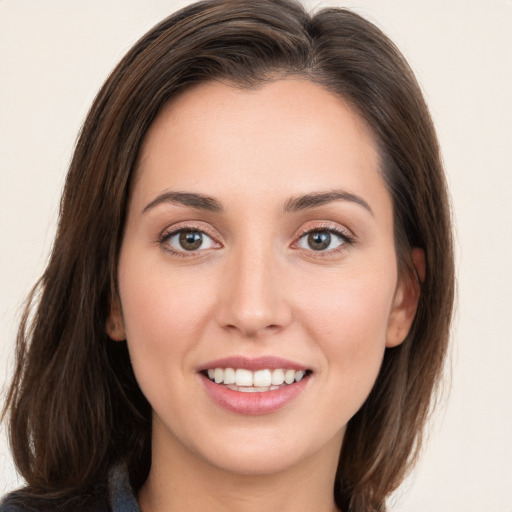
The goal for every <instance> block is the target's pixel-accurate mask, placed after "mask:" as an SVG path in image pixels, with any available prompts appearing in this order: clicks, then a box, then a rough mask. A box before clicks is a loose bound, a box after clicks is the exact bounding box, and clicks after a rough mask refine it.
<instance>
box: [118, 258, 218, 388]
mask: <svg viewBox="0 0 512 512" xmlns="http://www.w3.org/2000/svg"><path fill="white" fill-rule="evenodd" d="M122 263H123V262H122ZM119 283H120V290H119V291H120V295H121V302H122V307H123V318H124V323H125V330H126V337H127V343H128V348H129V351H130V357H131V360H132V365H133V367H134V371H135V374H136V376H137V379H138V380H139V381H142V380H144V379H145V378H151V379H153V380H154V379H158V376H159V375H161V376H162V378H165V376H166V375H167V374H168V372H169V371H171V370H178V369H183V367H185V366H186V365H187V363H188V361H189V359H188V357H187V356H188V354H190V352H191V351H192V350H193V349H194V346H195V343H197V342H198V341H199V339H200V337H201V333H202V332H203V331H204V325H205V323H206V322H207V321H208V313H207V312H208V311H210V310H211V307H212V304H211V297H212V295H213V294H212V293H211V292H210V291H209V290H208V286H209V284H208V282H207V281H205V280H200V279H197V276H192V275H189V274H188V273H186V272H181V273H180V272H172V273H171V272H170V271H169V268H168V266H165V265H161V266H159V265H152V266H151V269H150V270H149V271H148V272H140V271H136V269H132V268H130V264H129V262H128V263H126V264H121V265H120V273H119ZM179 367H181V368H179ZM140 384H141V387H143V384H142V382H140Z"/></svg>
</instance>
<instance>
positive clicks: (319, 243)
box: [308, 231, 331, 251]
mask: <svg viewBox="0 0 512 512" xmlns="http://www.w3.org/2000/svg"><path fill="white" fill-rule="evenodd" d="M308 243H309V246H310V247H311V249H313V250H314V251H321V250H322V249H327V247H329V244H330V243H331V234H330V233H328V232H327V231H316V232H314V233H310V234H309V236H308Z"/></svg>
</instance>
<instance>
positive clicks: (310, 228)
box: [292, 221, 357, 257]
mask: <svg viewBox="0 0 512 512" xmlns="http://www.w3.org/2000/svg"><path fill="white" fill-rule="evenodd" d="M315 231H327V232H329V233H332V234H334V235H335V236H337V237H339V238H341V240H343V243H342V244H341V245H340V246H338V247H336V248H335V249H330V250H327V251H314V250H313V249H311V250H308V249H303V248H300V247H297V245H298V243H299V240H301V239H302V238H303V237H304V236H306V235H308V234H309V233H312V232H315ZM356 241H357V240H356V237H355V235H354V234H353V233H352V231H350V230H349V229H348V228H346V227H344V226H341V225H340V224H337V223H333V222H330V221H320V222H317V223H314V224H309V225H307V226H306V227H304V228H302V229H301V230H300V231H299V232H298V233H297V235H296V236H295V239H294V242H293V243H292V248H297V249H298V250H301V251H305V252H308V253H314V254H315V256H317V257H328V256H330V255H334V254H337V253H338V252H340V251H344V250H346V249H347V246H350V245H353V244H354V243H356Z"/></svg>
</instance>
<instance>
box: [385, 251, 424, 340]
mask: <svg viewBox="0 0 512 512" xmlns="http://www.w3.org/2000/svg"><path fill="white" fill-rule="evenodd" d="M411 259H412V263H413V265H414V270H415V275H410V274H409V275H404V276H403V277H402V278H400V282H399V284H398V287H397V290H396V293H395V299H394V303H393V309H392V311H391V315H390V317H389V322H388V330H387V337H386V347H396V346H398V345H400V344H401V343H403V341H404V340H405V338H406V337H407V334H408V333H409V331H410V329H411V326H412V323H413V321H414V317H415V316H416V310H417V309H418V302H419V299H420V281H421V282H422V281H424V279H425V253H424V252H423V250H422V249H413V250H412V253H411Z"/></svg>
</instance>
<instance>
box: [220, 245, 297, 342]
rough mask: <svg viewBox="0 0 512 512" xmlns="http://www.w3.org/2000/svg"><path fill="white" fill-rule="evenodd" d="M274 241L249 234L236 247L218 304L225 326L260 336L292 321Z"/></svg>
mask: <svg viewBox="0 0 512 512" xmlns="http://www.w3.org/2000/svg"><path fill="white" fill-rule="evenodd" d="M273 245H274V244H272V241H271V240H268V239H266V240H262V239H260V240H255V238H251V237H250V236H249V237H246V238H245V240H243V241H240V243H238V244H237V245H236V247H234V248H233V251H232V254H231V255H230V258H229V262H228V270H227V272H226V276H225V283H224V284H223V289H224V290H223V294H222V300H221V304H220V305H219V306H220V307H219V322H220V324H221V325H222V326H223V327H226V328H230V329H235V330H237V331H240V332H241V333H242V334H243V335H244V336H258V335H260V334H262V333H263V332H268V331H270V330H276V329H279V328H281V327H284V326H285V325H286V324H287V323H288V322H289V321H290V317H291V313H290V311H289V307H288V304H287V301H286V300H285V296H284V293H283V292H284V290H283V288H282V282H281V281H282V279H280V278H279V274H280V273H281V277H283V276H282V272H280V270H279V262H278V256H277V254H276V251H275V249H274V246H273Z"/></svg>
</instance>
